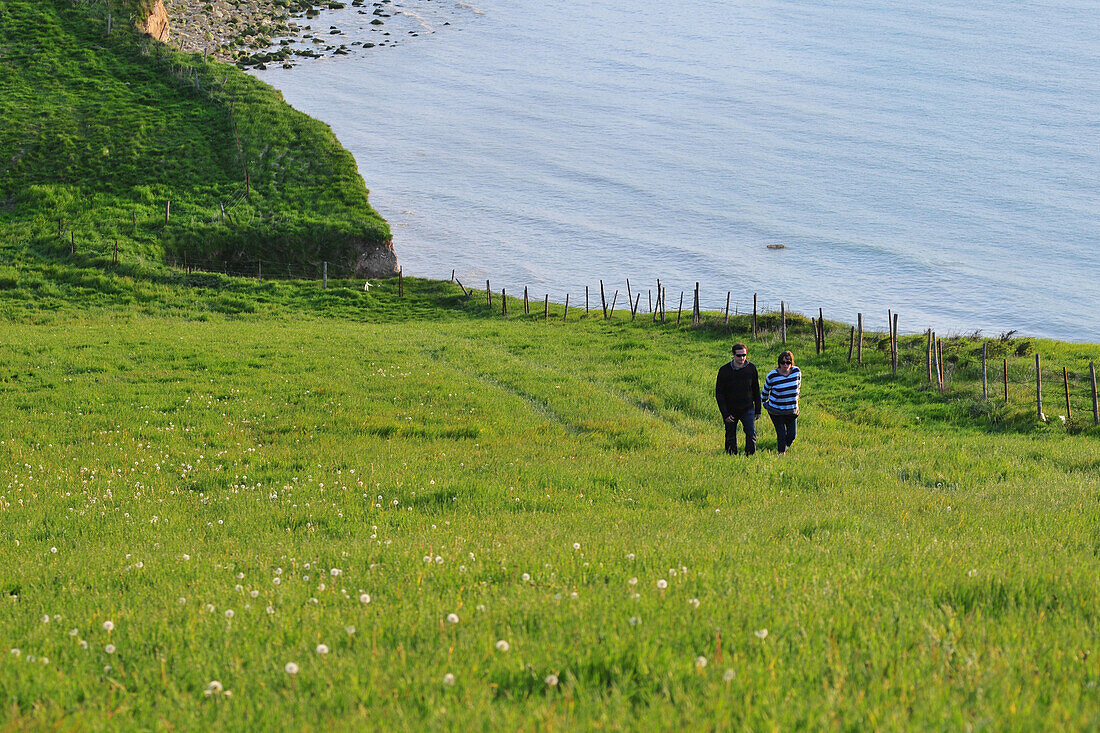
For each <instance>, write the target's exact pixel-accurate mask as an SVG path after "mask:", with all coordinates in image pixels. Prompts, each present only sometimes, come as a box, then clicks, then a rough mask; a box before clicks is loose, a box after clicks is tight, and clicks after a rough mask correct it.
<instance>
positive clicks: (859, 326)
mask: <svg viewBox="0 0 1100 733" xmlns="http://www.w3.org/2000/svg"><path fill="white" fill-rule="evenodd" d="M856 330H857V331H858V340H857V342H856V362H857V363H859V364H862V363H863V314H862V313H857V314H856Z"/></svg>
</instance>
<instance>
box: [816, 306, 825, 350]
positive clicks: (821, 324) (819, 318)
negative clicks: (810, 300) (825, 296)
mask: <svg viewBox="0 0 1100 733" xmlns="http://www.w3.org/2000/svg"><path fill="white" fill-rule="evenodd" d="M817 327H818V328H819V329H820V330H821V353H822V354H824V353H825V315H824V314H823V313H822V312H821V309H820V308H818V309H817Z"/></svg>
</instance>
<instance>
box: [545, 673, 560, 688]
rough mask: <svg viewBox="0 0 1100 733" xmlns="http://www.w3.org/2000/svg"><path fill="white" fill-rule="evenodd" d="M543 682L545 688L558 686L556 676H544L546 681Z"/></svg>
mask: <svg viewBox="0 0 1100 733" xmlns="http://www.w3.org/2000/svg"><path fill="white" fill-rule="evenodd" d="M543 681H544V682H545V683H546V686H547V687H557V686H558V676H557V675H556V674H548V675H546V679H545V680H543Z"/></svg>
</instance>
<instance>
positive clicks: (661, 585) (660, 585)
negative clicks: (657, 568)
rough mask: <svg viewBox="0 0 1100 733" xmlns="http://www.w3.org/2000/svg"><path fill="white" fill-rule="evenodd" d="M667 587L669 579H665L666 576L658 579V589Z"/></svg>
mask: <svg viewBox="0 0 1100 733" xmlns="http://www.w3.org/2000/svg"><path fill="white" fill-rule="evenodd" d="M667 587H668V581H667V580H665V579H664V578H661V579H660V580H658V581H657V589H658V590H664V589H665V588H667Z"/></svg>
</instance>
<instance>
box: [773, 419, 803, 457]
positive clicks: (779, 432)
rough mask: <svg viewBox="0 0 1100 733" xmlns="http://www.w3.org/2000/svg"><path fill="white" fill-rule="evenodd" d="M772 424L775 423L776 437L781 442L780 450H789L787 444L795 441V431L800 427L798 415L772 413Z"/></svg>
mask: <svg viewBox="0 0 1100 733" xmlns="http://www.w3.org/2000/svg"><path fill="white" fill-rule="evenodd" d="M768 417H770V418H771V419H772V425H775V439H776V441H777V442H778V443H779V452H780V453H782V452H783V451H785V450H787V446H789V445H790V444H791V443H793V442H794V433H795V430H796V429H797V428H798V415H772V414H771V413H768Z"/></svg>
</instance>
